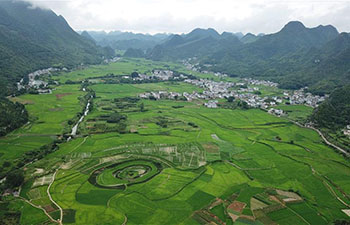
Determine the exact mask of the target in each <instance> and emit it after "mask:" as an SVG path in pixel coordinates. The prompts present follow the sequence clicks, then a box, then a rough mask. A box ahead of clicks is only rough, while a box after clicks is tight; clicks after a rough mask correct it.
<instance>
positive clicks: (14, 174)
mask: <svg viewBox="0 0 350 225" xmlns="http://www.w3.org/2000/svg"><path fill="white" fill-rule="evenodd" d="M23 181H24V175H23V172H22V171H20V170H14V171H11V172H10V173H9V174H8V175H7V177H6V183H5V184H6V186H7V187H8V188H15V187H19V186H21V184H22V183H23Z"/></svg>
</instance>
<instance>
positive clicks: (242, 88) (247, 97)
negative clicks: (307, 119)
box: [139, 71, 325, 116]
mask: <svg viewBox="0 0 350 225" xmlns="http://www.w3.org/2000/svg"><path fill="white" fill-rule="evenodd" d="M156 74H157V75H160V74H165V73H160V72H159V71H158V72H157V73H156ZM169 74H170V73H169ZM161 76H163V77H166V76H164V75H161ZM184 82H186V83H189V84H192V85H195V86H198V87H200V88H202V89H203V91H202V92H200V93H198V92H196V91H193V92H192V93H188V92H183V93H177V92H167V91H159V92H149V93H143V94H140V95H139V97H140V98H153V99H176V100H177V99H180V98H182V99H183V100H186V101H192V100H196V99H201V100H208V102H206V103H205V104H204V105H205V106H206V107H208V108H217V107H218V101H216V100H217V99H224V98H226V99H228V98H229V97H234V98H235V99H239V100H242V101H245V102H246V103H247V105H248V106H249V107H252V108H262V109H269V113H271V114H274V115H277V116H281V115H283V114H284V113H285V112H283V110H279V109H275V108H274V106H276V105H278V104H281V103H283V101H289V102H290V104H292V105H295V104H305V105H308V106H312V107H316V106H318V104H319V103H320V102H322V101H324V100H325V97H322V96H317V95H316V96H314V95H312V94H311V93H305V92H304V89H301V90H298V91H294V92H293V93H291V94H290V93H288V92H285V93H284V96H283V97H282V96H272V97H271V96H270V97H266V96H265V97H262V96H261V95H260V94H261V93H258V92H259V88H258V87H254V86H249V87H248V86H247V84H250V85H264V86H269V87H276V86H277V85H278V84H277V83H274V82H271V81H261V80H254V79H245V80H244V81H243V82H240V83H233V82H224V81H220V82H217V81H213V80H208V79H199V80H191V79H185V80H184ZM234 87H235V88H234Z"/></svg>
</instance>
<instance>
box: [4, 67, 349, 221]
mask: <svg viewBox="0 0 350 225" xmlns="http://www.w3.org/2000/svg"><path fill="white" fill-rule="evenodd" d="M118 65H119V67H118ZM162 66H164V64H159V63H155V64H152V62H149V61H140V62H135V61H131V62H129V63H123V62H119V64H118V62H117V63H115V64H112V65H110V66H104V67H103V68H100V67H93V68H90V69H87V70H86V71H84V70H83V71H75V72H72V73H70V74H63V75H61V76H58V77H57V80H58V81H63V82H65V80H66V79H67V77H69V76H72V80H76V81H81V80H84V79H86V78H88V77H91V76H92V75H89V74H93V75H94V76H97V75H98V74H100V75H101V76H102V75H105V74H106V73H107V71H108V72H110V71H113V73H116V74H120V75H124V74H125V73H128V74H130V73H131V72H133V71H135V70H139V71H140V70H144V71H145V72H146V71H147V70H152V68H158V67H162ZM168 66H170V68H171V69H174V70H175V69H177V70H181V67H180V66H178V67H176V65H168ZM118 68H122V70H121V71H119V70H118ZM196 75H197V76H209V75H207V74H206V75H200V74H196ZM215 79H216V78H215ZM227 79H229V78H227ZM102 82H103V81H102ZM87 88H88V89H89V90H90V91H92V92H94V93H95V95H96V97H95V98H94V100H93V104H92V108H91V112H90V113H89V114H88V115H87V116H86V118H85V119H84V121H83V122H82V123H81V124H80V126H79V130H78V135H77V136H76V137H75V138H73V139H72V140H71V141H69V142H65V141H62V143H58V144H57V145H58V147H59V148H58V149H57V150H55V151H53V152H52V153H50V154H47V155H45V156H44V157H42V158H41V159H40V160H37V161H35V162H32V163H30V164H27V165H26V166H25V174H26V183H25V184H24V185H23V186H22V189H21V192H20V196H21V197H22V198H23V199H26V201H27V202H24V201H23V200H21V199H20V198H17V197H10V196H8V197H5V198H4V199H3V201H4V203H0V207H3V208H4V209H5V208H6V209H7V210H9V211H11V210H12V211H18V212H21V214H20V218H19V223H21V224H45V223H52V222H53V221H52V220H50V219H49V218H48V216H47V215H45V213H44V212H43V210H45V212H46V213H48V214H49V215H50V216H51V217H52V218H53V220H55V223H56V222H57V223H60V218H63V220H62V223H63V224H208V223H212V224H214V223H215V224H291V225H292V224H293V225H294V224H315V225H319V224H331V223H333V222H334V221H336V220H348V219H349V216H348V215H347V213H349V211H346V210H350V196H349V194H350V182H349V179H348V178H349V174H350V164H349V162H348V161H347V160H346V159H345V158H344V157H342V156H341V155H340V154H338V153H337V152H336V151H335V150H334V149H332V148H330V147H329V146H327V145H326V144H325V143H324V142H323V140H322V138H321V137H320V136H319V134H318V133H317V132H316V131H314V130H311V129H306V128H301V127H299V126H297V125H295V124H294V123H292V122H290V121H289V120H288V119H287V118H285V117H276V116H273V115H270V114H268V113H267V112H265V111H263V110H260V109H247V110H242V109H239V108H237V109H223V108H215V109H211V108H206V107H204V106H203V101H199V100H198V101H192V102H187V101H182V100H157V101H155V100H151V99H139V98H138V94H140V93H143V92H145V91H155V90H166V91H174V92H175V91H190V90H191V88H193V89H195V88H197V87H191V86H190V85H188V84H184V83H183V82H159V83H152V84H106V83H101V81H98V82H97V83H91V84H89V86H88V87H87ZM197 90H198V89H197ZM68 93H69V94H68ZM58 94H61V95H59V96H60V97H57V96H58ZM84 95H85V93H84V92H82V91H80V86H79V85H61V86H58V87H56V90H55V91H54V92H53V94H51V95H36V96H33V95H24V96H20V97H19V98H18V101H22V102H24V101H26V102H27V105H26V107H27V109H28V111H29V113H30V115H31V117H32V118H34V117H36V119H35V120H34V119H33V120H32V122H31V124H30V125H27V126H25V127H23V128H21V129H19V130H17V131H15V132H13V133H11V134H10V135H8V136H6V137H4V138H2V139H0V146H3V147H1V153H3V155H2V156H1V158H0V160H1V161H2V162H3V161H4V160H11V161H12V162H16V160H18V158H20V157H21V156H22V155H23V154H24V155H25V154H28V153H27V152H28V151H27V150H28V149H33V148H39V147H40V146H41V145H43V144H47V143H50V142H51V141H52V140H57V139H60V138H62V136H61V134H62V133H65V132H69V129H70V126H69V125H68V123H67V121H68V120H72V121H73V120H74V119H76V117H77V118H79V117H78V116H79V115H78V113H79V112H81V111H82V109H83V108H84V104H83V101H81V100H82V98H83V97H84ZM299 110H300V113H297V114H293V113H290V114H289V115H290V116H292V117H293V116H295V117H297V118H298V119H302V118H303V117H305V115H307V112H310V110H309V109H308V108H306V109H304V108H302V107H300V108H299ZM48 193H49V195H48ZM6 199H7V203H5V202H6ZM10 200H12V202H10ZM8 202H10V203H8ZM28 202H30V203H31V204H33V205H35V206H38V207H39V208H42V209H37V208H33V207H32V206H30V205H29V204H28ZM55 203H57V205H55ZM5 204H6V205H5ZM60 208H62V212H61V209H60ZM17 217H18V215H17Z"/></svg>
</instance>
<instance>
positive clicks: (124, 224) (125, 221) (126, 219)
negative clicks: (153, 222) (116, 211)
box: [122, 215, 128, 225]
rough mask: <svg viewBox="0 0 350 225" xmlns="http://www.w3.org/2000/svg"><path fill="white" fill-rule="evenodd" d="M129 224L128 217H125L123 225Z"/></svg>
mask: <svg viewBox="0 0 350 225" xmlns="http://www.w3.org/2000/svg"><path fill="white" fill-rule="evenodd" d="M127 223H128V217H127V216H126V215H125V219H124V222H123V224H122V225H126V224H127Z"/></svg>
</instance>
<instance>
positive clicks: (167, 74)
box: [123, 70, 188, 81]
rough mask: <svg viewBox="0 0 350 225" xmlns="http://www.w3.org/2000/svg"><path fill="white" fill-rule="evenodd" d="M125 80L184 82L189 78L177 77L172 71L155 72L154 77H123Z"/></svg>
mask: <svg viewBox="0 0 350 225" xmlns="http://www.w3.org/2000/svg"><path fill="white" fill-rule="evenodd" d="M123 78H124V79H132V80H134V81H144V80H161V81H167V80H183V79H187V78H188V77H187V76H186V75H184V74H178V75H175V73H174V72H173V71H171V70H153V72H152V75H146V74H138V76H136V77H133V76H131V77H130V76H123Z"/></svg>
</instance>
